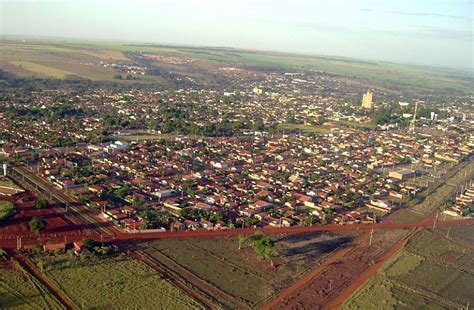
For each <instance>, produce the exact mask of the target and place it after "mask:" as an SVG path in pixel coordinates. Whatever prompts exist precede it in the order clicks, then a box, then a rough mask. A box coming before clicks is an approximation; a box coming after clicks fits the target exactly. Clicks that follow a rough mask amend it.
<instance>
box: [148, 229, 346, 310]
mask: <svg viewBox="0 0 474 310" xmlns="http://www.w3.org/2000/svg"><path fill="white" fill-rule="evenodd" d="M352 238H353V236H350V235H346V236H341V235H330V234H305V235H300V236H280V237H277V238H276V239H275V241H276V253H277V255H276V257H275V260H274V262H275V268H273V267H271V266H270V263H269V262H267V261H262V260H260V259H259V258H257V257H256V255H255V253H254V252H253V249H252V248H250V247H248V246H243V248H242V249H241V250H239V246H238V240H237V238H235V237H234V238H227V239H222V238H219V239H186V240H172V239H169V240H157V241H154V242H149V243H145V244H142V245H140V247H141V249H142V250H143V251H144V252H145V253H146V254H147V255H149V256H150V257H153V258H154V259H156V260H160V259H161V258H162V257H163V256H165V257H167V258H170V259H172V260H173V261H175V262H176V263H177V264H179V265H180V266H181V267H184V268H185V269H186V270H188V271H190V272H191V273H192V274H194V275H196V276H197V277H199V278H200V279H203V280H205V281H207V282H209V283H211V284H213V285H214V286H215V287H216V288H218V289H219V290H222V291H224V292H225V293H226V294H229V295H231V296H233V297H234V298H235V299H236V300H239V301H243V304H244V305H245V307H250V308H255V307H258V306H259V305H261V304H262V303H263V302H265V301H266V300H268V299H269V298H270V297H271V296H273V295H274V294H276V293H277V292H279V291H280V290H282V289H283V288H285V287H287V286H289V285H291V284H292V282H294V281H295V279H297V278H298V277H300V276H301V275H303V274H304V273H306V272H307V271H308V270H310V269H313V268H314V267H315V266H317V265H318V264H319V263H321V261H322V260H323V259H324V258H326V257H327V256H328V255H329V254H330V253H331V252H332V251H333V250H335V249H336V248H338V247H340V246H342V245H344V244H346V243H348V242H350V241H351V240H352ZM161 261H163V259H161ZM256 287H258V289H255V288H256ZM227 306H229V307H232V305H229V304H227ZM234 307H235V305H234Z"/></svg>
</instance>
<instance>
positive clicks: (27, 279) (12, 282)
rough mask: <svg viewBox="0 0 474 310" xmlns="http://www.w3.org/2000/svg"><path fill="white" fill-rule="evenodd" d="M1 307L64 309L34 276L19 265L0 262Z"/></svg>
mask: <svg viewBox="0 0 474 310" xmlns="http://www.w3.org/2000/svg"><path fill="white" fill-rule="evenodd" d="M0 308H1V309H37V310H41V309H64V308H63V307H62V305H61V304H60V303H59V302H58V301H57V300H56V299H55V298H54V297H53V296H51V295H50V294H49V293H48V291H47V290H46V289H45V288H44V287H43V286H42V285H41V283H39V282H38V281H37V280H36V279H35V278H33V277H31V276H30V275H28V274H27V273H26V272H25V271H23V269H21V267H19V266H15V267H14V268H13V267H11V266H6V265H1V264H0Z"/></svg>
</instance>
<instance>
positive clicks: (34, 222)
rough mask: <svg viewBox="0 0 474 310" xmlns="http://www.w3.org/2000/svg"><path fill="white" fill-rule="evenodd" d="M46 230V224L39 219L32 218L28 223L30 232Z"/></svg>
mask: <svg viewBox="0 0 474 310" xmlns="http://www.w3.org/2000/svg"><path fill="white" fill-rule="evenodd" d="M45 228H46V222H45V220H44V219H42V218H41V217H37V216H35V217H33V218H32V219H31V221H30V230H31V231H32V232H34V233H39V232H40V231H42V230H44V229H45Z"/></svg>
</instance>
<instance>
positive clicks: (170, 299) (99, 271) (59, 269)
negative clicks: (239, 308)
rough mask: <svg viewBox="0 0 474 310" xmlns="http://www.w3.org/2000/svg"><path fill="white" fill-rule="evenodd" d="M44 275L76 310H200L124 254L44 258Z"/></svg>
mask: <svg viewBox="0 0 474 310" xmlns="http://www.w3.org/2000/svg"><path fill="white" fill-rule="evenodd" d="M44 268H45V274H46V276H47V277H48V278H49V279H50V280H51V282H52V283H54V284H55V285H56V286H57V287H58V288H59V289H60V290H61V291H62V292H63V293H64V294H65V295H67V296H68V297H69V298H70V299H71V300H72V301H73V302H74V303H75V305H76V306H77V307H78V308H83V309H84V308H85V309H106V308H109V309H118V308H120V309H150V308H154V309H202V308H203V307H202V306H201V305H200V304H199V303H197V302H196V301H194V300H193V299H191V298H190V297H189V296H188V295H186V294H185V293H184V292H182V291H181V290H180V289H178V288H177V287H175V286H173V285H172V284H171V283H170V282H169V281H168V280H165V279H162V278H160V276H159V275H158V274H157V273H156V272H155V271H154V270H153V269H152V268H150V267H148V266H147V265H146V264H144V263H143V262H141V261H138V260H135V259H129V258H126V256H125V255H123V256H119V257H115V258H105V259H92V258H90V259H86V260H80V259H79V258H74V259H71V258H67V257H65V256H64V257H60V258H55V259H47V260H46V264H45V267H44Z"/></svg>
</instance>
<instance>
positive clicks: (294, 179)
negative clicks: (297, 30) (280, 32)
mask: <svg viewBox="0 0 474 310" xmlns="http://www.w3.org/2000/svg"><path fill="white" fill-rule="evenodd" d="M473 180H474V79H473V77H472V72H468V71H462V70H455V69H446V68H438V67H436V68H435V67H425V66H411V65H402V64H396V63H390V62H383V61H367V60H358V59H351V58H344V57H329V56H314V55H299V54H290V53H280V52H269V51H267V52H262V51H255V50H241V49H234V48H217V47H216V48H211V47H190V46H169V45H156V44H126V43H113V42H110V41H107V42H95V41H87V42H86V41H78V40H76V41H74V40H39V39H36V40H26V39H21V40H19V39H3V40H2V41H0V308H1V309H106V308H109V309H361V310H367V309H469V307H472V305H474V286H473V285H472V284H473V283H474V183H473Z"/></svg>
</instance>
